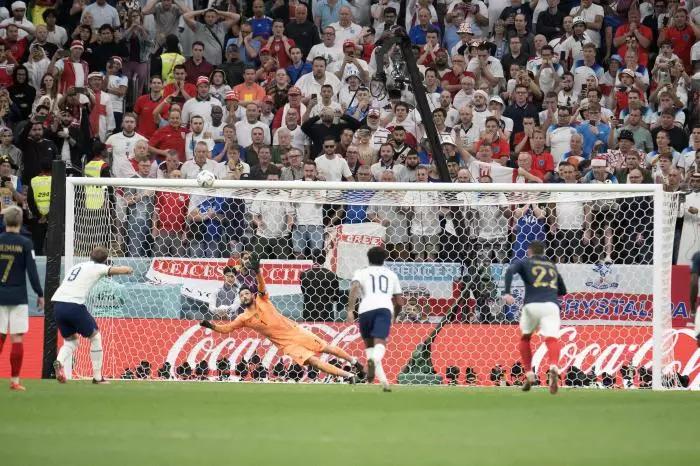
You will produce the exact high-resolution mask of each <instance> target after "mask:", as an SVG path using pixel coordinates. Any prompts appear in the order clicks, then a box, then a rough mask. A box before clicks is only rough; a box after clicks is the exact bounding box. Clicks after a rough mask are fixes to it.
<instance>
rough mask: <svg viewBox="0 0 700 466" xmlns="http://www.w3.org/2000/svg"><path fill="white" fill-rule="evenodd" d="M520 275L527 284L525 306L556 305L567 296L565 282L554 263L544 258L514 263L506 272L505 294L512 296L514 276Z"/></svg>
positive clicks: (538, 257)
mask: <svg viewBox="0 0 700 466" xmlns="http://www.w3.org/2000/svg"><path fill="white" fill-rule="evenodd" d="M515 274H518V275H520V278H522V279H523V283H524V284H525V299H524V301H523V304H529V303H550V302H551V303H556V302H557V298H558V297H559V296H564V295H565V294H566V286H565V285H564V280H563V279H562V278H561V275H560V274H559V272H558V271H557V267H556V266H555V265H554V263H553V262H552V261H550V260H549V259H547V258H546V257H544V256H534V257H531V258H526V259H522V260H519V261H516V262H515V263H513V264H512V265H511V266H510V267H508V270H507V271H506V279H505V282H506V283H505V293H506V294H510V287H511V284H512V282H513V275H515Z"/></svg>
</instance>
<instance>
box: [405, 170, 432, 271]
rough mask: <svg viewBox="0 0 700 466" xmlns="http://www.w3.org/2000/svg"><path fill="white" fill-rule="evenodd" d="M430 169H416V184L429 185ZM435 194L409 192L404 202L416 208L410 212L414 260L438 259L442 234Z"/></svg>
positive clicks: (412, 255) (429, 260) (430, 260)
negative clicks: (439, 240)
mask: <svg viewBox="0 0 700 466" xmlns="http://www.w3.org/2000/svg"><path fill="white" fill-rule="evenodd" d="M429 173H430V169H429V168H428V167H426V166H422V167H419V168H417V169H416V180H415V181H416V182H417V183H427V182H428V180H429ZM440 200H441V199H440V196H439V195H438V193H435V192H409V193H407V196H406V198H405V199H404V201H405V202H406V203H407V204H409V205H412V206H414V207H412V208H411V210H410V211H409V212H408V219H409V225H410V227H411V238H410V243H411V257H412V259H413V260H415V261H418V262H422V261H428V262H433V261H435V260H436V259H437V257H438V239H439V233H440V209H437V208H436V207H435V206H436V205H438V203H439V202H440Z"/></svg>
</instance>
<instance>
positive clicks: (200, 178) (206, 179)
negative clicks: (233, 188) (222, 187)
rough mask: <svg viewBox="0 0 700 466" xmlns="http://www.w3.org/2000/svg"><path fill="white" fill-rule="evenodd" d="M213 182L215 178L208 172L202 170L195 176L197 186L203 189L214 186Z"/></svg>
mask: <svg viewBox="0 0 700 466" xmlns="http://www.w3.org/2000/svg"><path fill="white" fill-rule="evenodd" d="M214 180H216V176H215V175H214V174H213V173H212V172H210V171H208V170H202V171H201V172H199V174H198V175H197V184H198V185H200V186H201V187H203V188H211V187H212V186H213V185H214Z"/></svg>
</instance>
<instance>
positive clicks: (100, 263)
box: [51, 246, 133, 384]
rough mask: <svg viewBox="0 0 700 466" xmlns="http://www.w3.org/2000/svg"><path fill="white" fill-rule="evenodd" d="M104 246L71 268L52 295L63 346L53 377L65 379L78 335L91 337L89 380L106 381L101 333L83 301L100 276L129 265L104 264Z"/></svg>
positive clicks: (123, 270)
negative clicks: (91, 374) (103, 375)
mask: <svg viewBox="0 0 700 466" xmlns="http://www.w3.org/2000/svg"><path fill="white" fill-rule="evenodd" d="M108 257H109V254H108V253H107V249H105V248H103V247H99V246H98V247H96V248H95V249H93V250H92V252H91V253H90V261H89V262H81V263H80V264H76V265H74V266H73V267H71V268H70V269H69V270H68V271H67V272H66V276H65V278H64V279H63V282H62V283H61V286H59V287H58V289H57V290H56V293H54V295H53V297H52V298H51V302H52V303H53V310H54V317H55V319H56V325H57V326H58V330H59V331H60V332H61V336H62V337H63V346H61V349H60V350H59V351H58V356H57V359H56V361H54V363H53V367H54V369H55V371H56V380H58V381H59V382H60V383H65V382H66V371H65V368H66V366H68V367H70V365H71V361H72V360H73V353H74V352H75V351H76V350H77V349H78V335H82V336H83V337H85V338H88V339H90V361H91V362H92V372H93V378H92V383H94V384H104V383H109V382H107V381H106V380H105V379H104V378H103V377H102V336H101V335H100V331H99V329H98V328H97V322H95V318H94V317H92V315H91V314H90V312H88V310H87V307H86V306H85V300H86V299H87V297H88V294H90V290H91V289H92V287H93V286H95V284H96V283H97V282H98V281H99V280H100V279H102V278H103V277H107V276H112V275H128V274H131V273H132V272H133V269H132V268H131V267H127V266H110V265H107V258H108Z"/></svg>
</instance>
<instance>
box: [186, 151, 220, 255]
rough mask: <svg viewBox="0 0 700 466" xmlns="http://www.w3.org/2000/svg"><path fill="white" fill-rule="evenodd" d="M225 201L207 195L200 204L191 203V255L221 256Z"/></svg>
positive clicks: (189, 214)
mask: <svg viewBox="0 0 700 466" xmlns="http://www.w3.org/2000/svg"><path fill="white" fill-rule="evenodd" d="M195 160H196V156H195ZM188 163H189V162H188ZM183 168H184V165H183ZM225 201H226V200H225V199H224V198H221V197H207V198H205V199H203V200H201V202H200V203H199V204H195V205H192V203H191V207H190V211H189V213H188V214H187V220H188V223H189V224H190V238H189V256H190V257H192V258H210V257H211V258H213V257H219V256H220V246H221V240H222V238H223V234H224V226H223V222H222V218H223V216H224V215H225V213H226V209H225V206H226V203H225Z"/></svg>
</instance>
